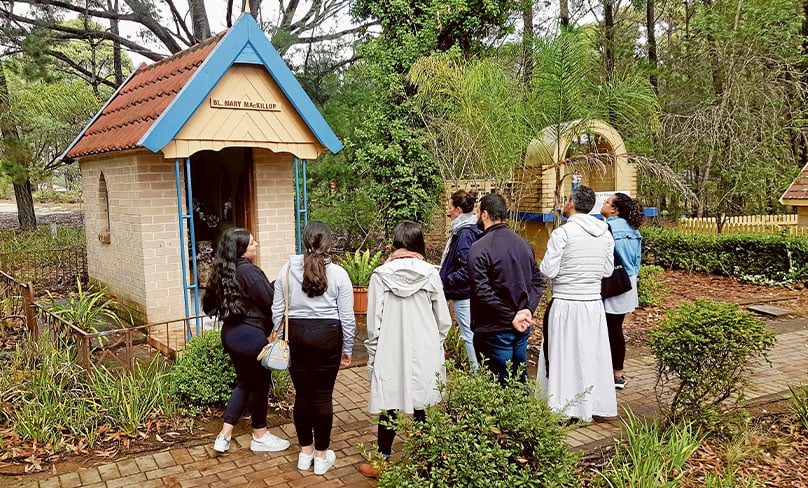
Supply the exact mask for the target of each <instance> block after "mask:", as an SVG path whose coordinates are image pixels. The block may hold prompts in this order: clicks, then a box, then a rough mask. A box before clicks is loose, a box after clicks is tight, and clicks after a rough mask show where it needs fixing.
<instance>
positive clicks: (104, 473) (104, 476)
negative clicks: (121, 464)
mask: <svg viewBox="0 0 808 488" xmlns="http://www.w3.org/2000/svg"><path fill="white" fill-rule="evenodd" d="M98 473H99V474H100V475H101V480H102V481H109V480H113V479H115V478H120V477H121V472H120V471H118V465H117V464H105V465H103V466H99V467H98Z"/></svg>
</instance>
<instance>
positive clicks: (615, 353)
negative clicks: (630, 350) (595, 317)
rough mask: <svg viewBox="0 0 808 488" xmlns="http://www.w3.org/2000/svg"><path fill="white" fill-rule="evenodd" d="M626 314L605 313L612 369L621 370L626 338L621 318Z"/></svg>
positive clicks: (624, 357) (624, 355)
mask: <svg viewBox="0 0 808 488" xmlns="http://www.w3.org/2000/svg"><path fill="white" fill-rule="evenodd" d="M625 318H626V314H611V313H607V314H606V327H607V328H608V329H609V348H610V349H611V350H612V369H613V370H615V371H622V369H623V361H625V359H626V338H625V337H624V336H623V319H625Z"/></svg>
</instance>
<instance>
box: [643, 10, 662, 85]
mask: <svg viewBox="0 0 808 488" xmlns="http://www.w3.org/2000/svg"><path fill="white" fill-rule="evenodd" d="M645 28H646V30H647V31H648V64H649V65H650V66H651V73H650V74H649V75H648V81H649V82H650V83H651V86H652V87H654V93H656V94H657V95H659V80H658V79H657V43H656V32H654V29H655V28H656V18H655V16H654V0H646V2H645Z"/></svg>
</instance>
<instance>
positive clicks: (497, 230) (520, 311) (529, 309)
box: [468, 193, 544, 382]
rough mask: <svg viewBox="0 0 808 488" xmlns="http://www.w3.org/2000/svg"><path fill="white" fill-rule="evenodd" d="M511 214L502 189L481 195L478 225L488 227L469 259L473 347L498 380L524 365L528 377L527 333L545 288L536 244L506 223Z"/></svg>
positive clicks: (502, 380)
mask: <svg viewBox="0 0 808 488" xmlns="http://www.w3.org/2000/svg"><path fill="white" fill-rule="evenodd" d="M507 215H508V207H507V204H506V203H505V199H504V198H502V196H501V195H498V194H496V193H491V194H488V195H486V196H484V197H483V198H482V199H481V200H480V207H479V210H478V225H479V226H482V227H483V229H485V230H484V232H483V235H482V236H481V237H480V238H479V239H478V240H477V241H476V242H475V243H474V244H472V246H471V250H470V251H469V262H468V267H469V279H470V283H471V329H472V331H473V332H474V349H475V350H476V352H477V359H478V360H482V358H485V359H486V360H487V366H488V368H489V369H490V370H491V371H493V372H494V374H496V375H497V377H498V378H499V380H500V382H504V381H505V380H506V378H507V377H508V376H510V375H514V374H516V372H517V371H518V369H519V368H520V367H524V368H525V369H524V370H523V371H522V373H521V375H520V380H522V381H525V380H526V379H527V370H526V365H527V364H526V363H527V338H528V336H529V335H530V332H531V326H532V325H533V313H534V312H535V311H536V308H537V307H538V306H539V300H540V299H541V294H542V291H543V288H544V287H543V284H544V278H543V277H542V274H541V272H540V271H539V267H538V265H537V264H536V256H535V255H534V254H533V248H532V247H531V246H530V244H528V243H527V241H525V240H524V239H522V238H521V237H520V236H519V235H517V234H516V233H515V232H514V231H512V230H511V229H509V228H508V226H507V224H506V223H505V221H506V219H507ZM508 361H510V362H511V369H510V371H508V368H507V363H508Z"/></svg>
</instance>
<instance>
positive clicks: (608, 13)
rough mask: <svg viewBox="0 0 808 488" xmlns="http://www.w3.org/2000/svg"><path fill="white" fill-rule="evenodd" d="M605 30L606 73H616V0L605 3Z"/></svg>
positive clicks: (605, 1)
mask: <svg viewBox="0 0 808 488" xmlns="http://www.w3.org/2000/svg"><path fill="white" fill-rule="evenodd" d="M603 30H604V37H605V41H606V46H605V47H606V50H605V51H606V72H607V73H609V75H611V74H612V73H614V0H604V2H603Z"/></svg>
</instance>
